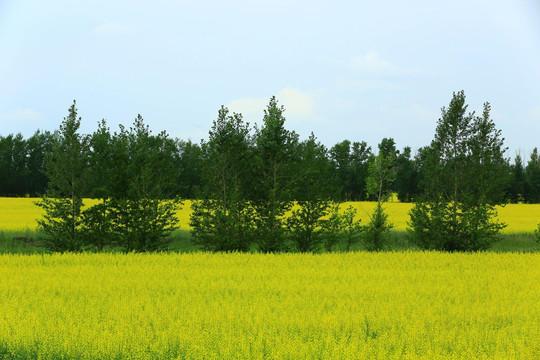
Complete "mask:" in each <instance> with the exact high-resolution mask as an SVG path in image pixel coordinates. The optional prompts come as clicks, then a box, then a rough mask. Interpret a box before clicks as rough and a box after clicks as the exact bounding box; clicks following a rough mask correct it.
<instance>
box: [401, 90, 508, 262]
mask: <svg viewBox="0 0 540 360" xmlns="http://www.w3.org/2000/svg"><path fill="white" fill-rule="evenodd" d="M441 113H442V115H441V118H440V119H439V121H438V122H437V128H436V131H435V137H434V140H433V141H432V142H431V145H430V146H429V147H428V148H426V149H425V150H424V156H425V163H424V164H423V169H422V172H423V188H424V189H423V190H424V198H423V199H421V200H419V201H417V202H416V204H415V206H414V207H413V209H412V210H411V212H410V215H411V221H410V223H409V226H410V234H411V236H412V239H413V241H415V242H416V243H417V244H418V245H419V246H420V247H422V248H427V249H438V250H446V251H463V250H482V249H486V248H488V247H489V246H490V244H491V243H492V242H493V241H494V239H495V236H496V235H497V233H498V232H499V230H500V229H502V228H503V227H504V224H501V223H499V222H496V221H495V220H494V218H495V216H496V214H497V212H496V210H495V205H497V204H500V203H501V202H502V201H503V198H504V189H505V187H506V182H507V180H508V178H507V176H506V175H507V174H506V173H505V171H506V170H505V169H506V160H505V159H504V156H503V154H504V151H505V150H506V149H505V148H504V147H503V140H504V139H503V138H502V137H501V132H500V131H499V130H497V129H496V128H495V124H494V123H493V121H492V120H491V118H490V115H489V113H490V106H489V103H485V104H484V111H483V114H482V116H475V115H474V113H469V114H467V105H466V104H465V94H464V92H463V91H461V92H458V93H454V94H453V98H452V100H451V101H450V104H449V106H448V108H444V107H443V108H442V111H441Z"/></svg>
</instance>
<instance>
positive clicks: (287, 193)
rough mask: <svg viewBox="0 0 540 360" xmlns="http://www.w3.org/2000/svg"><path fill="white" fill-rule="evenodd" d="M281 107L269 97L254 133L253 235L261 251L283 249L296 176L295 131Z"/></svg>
mask: <svg viewBox="0 0 540 360" xmlns="http://www.w3.org/2000/svg"><path fill="white" fill-rule="evenodd" d="M284 111H285V108H284V107H283V106H278V102H277V100H276V98H275V97H272V98H271V99H270V102H269V104H268V106H267V109H266V110H265V111H264V117H263V125H262V128H261V129H257V130H256V134H255V145H256V156H255V158H254V166H255V171H254V175H253V179H252V180H253V182H252V186H251V189H252V190H251V194H252V196H251V197H252V204H253V208H254V210H255V230H256V238H257V242H258V245H259V250H260V251H263V252H277V251H283V250H285V249H286V244H285V223H284V221H285V218H284V217H285V214H286V213H287V211H289V210H290V208H291V206H292V202H291V201H292V192H293V188H294V186H295V182H296V181H297V179H298V175H297V165H296V163H297V162H296V159H295V156H296V154H297V150H296V148H297V146H298V135H297V134H296V133H294V132H292V131H288V130H286V129H285V127H284V124H285V117H284V116H283V112H284Z"/></svg>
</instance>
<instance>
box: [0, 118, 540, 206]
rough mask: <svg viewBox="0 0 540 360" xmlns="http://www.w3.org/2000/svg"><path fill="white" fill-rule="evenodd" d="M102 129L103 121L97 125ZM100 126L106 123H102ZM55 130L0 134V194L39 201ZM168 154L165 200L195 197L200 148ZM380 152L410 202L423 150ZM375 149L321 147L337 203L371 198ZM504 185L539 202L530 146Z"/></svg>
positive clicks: (516, 196)
mask: <svg viewBox="0 0 540 360" xmlns="http://www.w3.org/2000/svg"><path fill="white" fill-rule="evenodd" d="M100 124H101V125H103V124H104V123H100ZM105 126H106V124H105ZM104 131H105V132H106V133H107V132H108V134H105V136H110V137H114V136H115V134H114V133H111V132H110V131H109V130H108V129H106V128H101V127H100V128H99V129H98V130H96V132H95V133H94V134H90V135H87V136H86V138H87V139H88V141H90V142H92V141H93V142H94V143H95V141H96V140H97V138H98V137H99V136H103V132H104ZM56 137H58V132H54V133H51V132H49V131H39V130H38V131H36V132H35V134H34V135H32V136H30V137H29V138H24V137H23V136H22V135H21V134H16V135H13V134H10V135H7V136H0V196H7V197H24V196H30V197H39V196H41V195H43V194H44V193H45V191H46V189H47V184H48V178H47V175H46V173H45V171H44V170H45V169H44V164H45V158H46V155H47V153H49V152H50V151H51V149H52V142H53V139H54V138H56ZM168 141H169V147H168V148H169V150H170V156H171V163H170V166H171V168H170V169H169V170H170V171H171V172H172V174H171V175H172V176H173V177H174V179H175V181H174V184H170V185H169V187H168V194H169V195H170V196H174V195H178V196H180V197H182V198H186V199H192V198H195V197H197V189H199V188H200V187H201V175H202V174H201V172H202V166H201V164H202V161H203V153H202V150H201V144H200V143H196V142H192V141H191V140H187V141H186V140H183V139H170V138H169V139H168ZM380 146H381V147H382V151H384V152H391V153H394V154H395V156H396V163H395V169H396V175H395V181H394V183H393V185H392V190H393V191H394V192H395V193H396V194H397V197H398V199H399V200H400V201H403V202H411V201H414V200H415V199H416V198H418V197H419V195H421V194H422V192H423V188H422V187H421V186H419V184H420V183H421V182H422V179H423V171H422V166H423V164H424V162H425V160H424V154H423V150H424V148H420V149H419V150H418V151H416V153H414V154H413V153H412V151H411V148H410V147H405V148H403V149H401V150H399V149H396V147H395V143H394V140H393V139H391V138H385V139H382V141H381V145H380ZM378 151H379V150H378V147H377V146H375V145H374V144H372V145H368V144H367V143H366V142H364V141H357V139H352V140H343V141H341V142H339V143H337V144H335V145H333V146H331V147H329V148H326V147H324V151H323V155H324V158H323V159H322V160H321V161H322V163H324V164H321V165H323V166H324V168H325V176H326V177H327V178H328V180H329V181H331V183H332V186H333V187H334V188H335V189H336V192H335V194H334V196H335V197H336V199H339V200H351V201H354V200H375V196H374V195H372V196H370V195H368V194H367V192H366V186H365V185H366V179H367V175H368V167H369V159H370V157H371V155H372V154H374V153H375V154H376V153H378ZM95 152H96V147H95V146H93V145H90V148H89V152H88V159H87V160H86V161H87V163H88V165H87V166H88V168H89V169H90V170H91V168H92V166H93V164H95V162H96V159H95V157H96V156H97V155H96V153H95ZM506 172H507V174H508V184H507V186H506V191H505V195H504V196H505V201H506V202H512V203H515V202H524V203H540V154H539V153H538V149H537V148H535V149H534V150H533V151H532V153H530V154H528V157H527V158H526V159H524V158H522V157H521V156H520V155H516V156H515V158H514V159H513V160H510V159H508V161H507V163H506ZM101 187H102V184H101V179H100V178H99V177H98V176H93V177H91V178H90V182H89V183H88V184H87V187H86V190H85V194H86V197H96V194H97V192H99V189H100V188H101Z"/></svg>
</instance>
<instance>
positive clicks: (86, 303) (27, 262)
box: [0, 252, 540, 359]
mask: <svg viewBox="0 0 540 360" xmlns="http://www.w3.org/2000/svg"><path fill="white" fill-rule="evenodd" d="M0 274H1V276H0V358H2V359H6V358H7V359H60V358H69V359H314V358H317V359H366V358H369V359H472V358H474V359H538V358H540V343H539V342H538V339H539V338H540V327H539V326H538V319H540V302H539V301H538V299H539V298H540V284H539V282H538V279H540V254H538V253H536V254H516V253H508V254H495V253H468V254H459V253H458V254H452V253H438V252H403V253H363V252H359V253H341V254H335V253H334V254H322V255H313V254H311V255H305V254H279V255H264V254H238V253H233V254H208V253H195V254H127V255H126V254H63V255H62V254H52V255H30V256H20V255H0Z"/></svg>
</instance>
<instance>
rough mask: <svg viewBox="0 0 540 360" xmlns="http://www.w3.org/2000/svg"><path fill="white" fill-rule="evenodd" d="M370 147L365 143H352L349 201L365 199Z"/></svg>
mask: <svg viewBox="0 0 540 360" xmlns="http://www.w3.org/2000/svg"><path fill="white" fill-rule="evenodd" d="M370 156H371V147H370V146H367V143H366V142H365V141H362V142H356V141H355V142H353V144H352V153H351V166H352V171H351V173H352V179H351V184H350V193H351V198H350V200H351V201H362V200H366V199H367V194H366V191H365V190H366V182H367V177H368V174H369V159H370Z"/></svg>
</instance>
